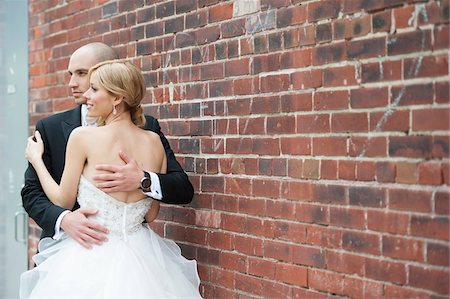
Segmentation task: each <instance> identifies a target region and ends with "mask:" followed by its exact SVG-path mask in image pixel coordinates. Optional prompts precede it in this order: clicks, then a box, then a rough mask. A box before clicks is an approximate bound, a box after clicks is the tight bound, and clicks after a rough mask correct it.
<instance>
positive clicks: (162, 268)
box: [20, 176, 201, 299]
mask: <svg viewBox="0 0 450 299" xmlns="http://www.w3.org/2000/svg"><path fill="white" fill-rule="evenodd" d="M78 202H79V204H80V206H81V207H91V208H96V209H98V210H99V213H98V214H97V215H96V216H95V217H92V218H91V219H93V220H95V221H97V222H99V223H101V224H102V225H104V226H106V227H107V228H108V229H109V231H110V232H109V234H108V241H107V242H105V243H103V244H102V245H100V246H96V245H94V247H93V248H92V249H85V248H84V247H82V246H81V245H79V244H78V243H77V242H75V241H73V240H72V239H70V238H68V237H66V238H64V239H63V240H62V241H54V240H53V239H51V238H45V239H43V240H41V242H40V243H39V253H38V254H37V255H35V256H34V257H33V259H34V261H35V262H36V264H37V267H35V268H34V269H32V270H29V271H27V272H24V273H23V274H22V276H21V283H20V298H89V299H91V298H117V299H119V298H120V299H124V298H130V299H131V298H201V296H200V293H199V284H200V279H199V277H198V274H197V263H196V261H195V260H187V259H185V258H184V257H183V256H182V255H181V250H180V248H179V247H178V245H177V244H175V242H173V241H171V240H167V239H163V238H161V237H160V236H158V235H157V234H156V233H155V232H153V231H152V230H151V229H149V228H148V227H147V226H146V225H143V224H142V221H143V219H144V215H145V214H146V212H147V211H148V209H149V207H150V204H151V199H150V198H148V199H143V200H140V201H138V202H135V203H128V204H127V203H123V202H121V201H118V200H116V199H114V198H113V197H111V196H109V195H108V194H106V193H104V192H103V191H101V190H99V189H97V188H96V187H95V186H94V185H93V184H92V183H91V182H89V181H88V180H87V179H86V178H85V177H83V176H82V177H81V179H80V183H79V186H78Z"/></svg>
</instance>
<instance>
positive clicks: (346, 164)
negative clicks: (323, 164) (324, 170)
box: [338, 160, 356, 180]
mask: <svg viewBox="0 0 450 299" xmlns="http://www.w3.org/2000/svg"><path fill="white" fill-rule="evenodd" d="M338 162H339V164H338V167H339V168H338V178H339V179H342V180H355V179H356V163H355V161H349V160H340V161H338Z"/></svg>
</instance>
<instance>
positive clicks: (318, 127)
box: [297, 114, 330, 133]
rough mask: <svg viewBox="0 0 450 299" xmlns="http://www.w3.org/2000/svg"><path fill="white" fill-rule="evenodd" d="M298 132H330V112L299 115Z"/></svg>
mask: <svg viewBox="0 0 450 299" xmlns="http://www.w3.org/2000/svg"><path fill="white" fill-rule="evenodd" d="M297 132H298V133H329V132H330V116H329V115H328V114H314V115H311V114H306V115H298V116H297Z"/></svg>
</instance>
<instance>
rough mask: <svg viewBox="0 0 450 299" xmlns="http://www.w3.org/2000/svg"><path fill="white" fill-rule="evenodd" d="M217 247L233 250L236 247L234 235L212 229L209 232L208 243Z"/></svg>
mask: <svg viewBox="0 0 450 299" xmlns="http://www.w3.org/2000/svg"><path fill="white" fill-rule="evenodd" d="M206 244H208V245H209V246H211V247H213V248H217V249H226V250H232V249H233V248H234V237H233V235H232V234H230V233H224V232H218V231H210V232H208V234H207V243H206Z"/></svg>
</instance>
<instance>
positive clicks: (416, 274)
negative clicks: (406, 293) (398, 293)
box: [409, 265, 449, 294]
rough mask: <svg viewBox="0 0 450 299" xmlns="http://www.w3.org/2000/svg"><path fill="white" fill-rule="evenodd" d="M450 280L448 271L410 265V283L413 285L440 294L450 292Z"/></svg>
mask: <svg viewBox="0 0 450 299" xmlns="http://www.w3.org/2000/svg"><path fill="white" fill-rule="evenodd" d="M448 281H449V274H448V271H445V270H434V269H427V268H423V267H419V266H414V265H411V266H410V267H409V285H411V286H414V287H417V288H423V289H427V290H431V291H433V292H437V293H440V294H448V292H449V284H448Z"/></svg>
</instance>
